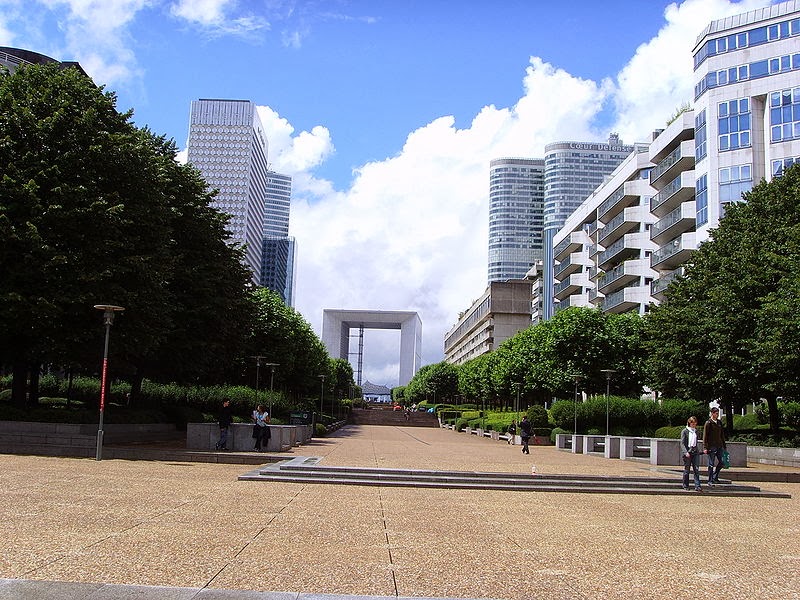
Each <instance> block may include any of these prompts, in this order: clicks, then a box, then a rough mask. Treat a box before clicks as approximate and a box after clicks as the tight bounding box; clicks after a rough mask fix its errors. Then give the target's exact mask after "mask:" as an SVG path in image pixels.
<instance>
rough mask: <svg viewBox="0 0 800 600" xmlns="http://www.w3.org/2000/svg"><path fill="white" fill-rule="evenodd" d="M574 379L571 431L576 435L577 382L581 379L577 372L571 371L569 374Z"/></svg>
mask: <svg viewBox="0 0 800 600" xmlns="http://www.w3.org/2000/svg"><path fill="white" fill-rule="evenodd" d="M570 377H573V378H574V379H575V398H574V402H573V404H572V407H573V417H572V433H573V435H578V382H579V381H580V380H581V375H578V374H577V373H573V374H572V375H570Z"/></svg>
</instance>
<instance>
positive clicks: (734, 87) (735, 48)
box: [670, 0, 800, 244]
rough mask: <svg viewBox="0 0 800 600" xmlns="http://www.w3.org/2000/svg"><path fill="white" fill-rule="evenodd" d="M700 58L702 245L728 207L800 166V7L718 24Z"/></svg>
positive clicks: (704, 40)
mask: <svg viewBox="0 0 800 600" xmlns="http://www.w3.org/2000/svg"><path fill="white" fill-rule="evenodd" d="M693 55H694V72H695V81H696V85H695V97H694V102H695V104H694V114H695V140H694V141H695V158H696V164H695V167H694V172H693V179H694V181H693V183H694V188H695V190H694V193H695V206H696V219H697V241H698V242H702V241H704V240H705V239H708V237H709V230H711V229H713V228H715V227H716V226H717V224H718V223H719V219H720V217H721V216H723V215H724V213H725V206H726V205H727V204H728V203H730V202H736V201H737V200H740V199H741V195H742V192H745V191H748V190H749V189H751V188H752V187H753V184H754V183H758V182H759V181H760V180H761V179H766V180H767V181H769V180H771V179H772V178H773V177H776V176H780V174H781V173H782V172H783V169H784V168H786V167H787V166H788V165H791V164H793V163H795V162H798V161H800V0H791V1H789V2H782V3H780V4H774V5H772V6H767V7H765V8H760V9H758V10H753V11H750V12H746V13H742V14H739V15H735V16H732V17H727V18H725V19H720V20H717V21H712V22H711V24H710V25H709V26H708V27H706V28H705V30H704V31H703V32H702V33H701V34H700V35H699V36H698V38H697V44H696V45H695V48H694V51H693ZM680 185H683V182H680ZM670 243H675V244H681V243H682V240H680V239H676V240H674V241H672V242H670Z"/></svg>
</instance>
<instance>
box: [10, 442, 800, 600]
mask: <svg viewBox="0 0 800 600" xmlns="http://www.w3.org/2000/svg"><path fill="white" fill-rule="evenodd" d="M292 456H318V457H321V461H320V464H324V465H333V466H336V465H339V466H361V467H387V468H422V469H447V470H473V471H492V472H509V473H530V472H531V466H532V464H536V468H537V472H538V473H584V474H598V475H603V474H608V475H637V476H648V477H665V476H672V477H674V475H675V474H674V473H669V472H665V471H664V470H662V469H659V470H656V469H651V468H650V466H649V465H646V464H643V463H639V462H633V461H619V460H607V459H603V458H599V457H594V456H582V455H573V454H570V453H568V452H563V451H559V450H556V449H555V448H553V447H532V448H531V454H530V455H529V456H526V455H522V454H521V452H520V448H519V447H518V446H509V445H507V444H504V443H498V442H494V441H491V440H488V439H479V438H477V437H476V436H467V435H465V434H458V433H454V432H452V431H448V430H440V429H425V428H412V427H378V426H353V427H347V428H344V429H341V430H339V431H337V432H336V433H335V434H334V435H333V436H332V437H329V438H323V439H319V440H315V441H313V442H312V443H311V444H308V445H304V446H302V447H299V448H295V449H293V451H292V452H289V453H286V457H287V458H290V457H292ZM265 462H266V461H265ZM251 468H252V467H249V466H247V465H242V464H217V463H196V462H182V461H178V460H174V459H173V460H168V461H166V462H164V461H129V460H103V461H100V462H98V461H94V460H91V459H71V458H49V457H26V456H11V455H0V469H2V473H3V484H4V485H3V486H2V489H0V536H2V539H3V540H4V544H3V546H2V549H0V577H2V578H5V579H13V580H16V581H12V582H10V583H9V582H6V581H2V580H0V599H5V598H15V599H16V598H27V597H30V598H37V599H41V598H45V599H49V598H59V599H61V598H86V597H90V598H104V599H106V598H108V599H118V598H119V599H121V598H131V597H136V598H143V599H146V600H149V598H202V599H203V600H207V599H210V598H213V599H214V600H216V599H217V598H230V599H236V600H240V599H241V600H244V599H245V598H252V599H262V600H288V599H289V598H303V599H304V600H307V599H309V598H320V599H321V598H323V597H324V595H329V596H328V597H329V599H330V595H333V596H334V597H343V596H344V595H355V596H373V597H426V598H495V599H509V600H511V599H515V600H516V599H520V600H521V599H523V598H525V599H528V598H539V597H541V598H596V597H606V598H629V597H631V596H637V597H639V598H657V597H664V596H670V597H674V596H685V595H689V594H690V595H691V596H692V597H694V598H718V597H726V598H751V597H764V598H777V597H780V598H800V575H798V573H800V525H798V524H797V515H798V514H800V484H797V483H764V484H762V487H763V488H764V489H770V490H776V491H783V492H786V493H790V494H792V498H791V499H766V498H711V497H704V496H703V495H702V494H687V495H684V496H667V497H662V496H658V497H648V496H616V495H598V494H570V493H550V492H537V493H521V492H507V491H481V490H420V489H413V488H389V487H381V486H376V487H360V486H337V485H320V484H300V483H275V482H251V481H238V480H237V477H238V476H239V475H240V474H242V473H244V472H245V471H248V470H250V469H251ZM756 470H764V471H775V472H786V471H787V469H781V468H780V467H758V468H757V469H754V471H756ZM709 520H711V522H713V524H714V526H715V527H716V528H718V530H719V531H720V538H721V539H720V542H719V546H720V549H719V553H718V555H719V556H720V557H721V559H720V560H719V561H717V562H714V563H709V562H708V561H706V560H704V559H702V556H703V555H704V549H703V542H702V540H701V539H700V538H699V537H697V535H695V534H698V535H699V532H700V531H702V530H703V528H704V527H705V526H707V525H708V524H709ZM689 532H691V533H692V535H689ZM692 536H694V538H693V537H692ZM693 539H695V540H696V541H693ZM687 556H689V557H695V558H691V559H689V560H687ZM20 580H31V582H30V583H26V582H25V581H20ZM36 582H40V583H36ZM41 582H82V583H86V584H91V585H90V586H89V587H81V588H74V587H73V586H70V585H68V584H58V583H56V584H46V583H41ZM97 584H111V586H105V587H100V588H98V587H97ZM115 585H118V586H123V587H113V586H115ZM130 585H134V586H157V587H158V589H156V590H153V588H152V587H151V588H129V587H124V586H130ZM25 586H34V587H35V586H38V588H36V593H35V594H34V595H29V596H24V595H20V592H21V591H22V592H24V589H25ZM163 586H169V587H170V589H169V590H165V589H164V587H163ZM29 589H33V587H29ZM46 589H50V590H52V592H53V595H50V596H48V595H45V593H46ZM95 590H96V591H95ZM229 590H250V591H249V592H247V591H243V592H231V591H229ZM88 592H92V593H94V594H95V595H93V596H90V595H88ZM254 592H260V593H258V594H256V593H254ZM265 592H270V594H266V595H265V594H264V593H265ZM275 592H283V594H279V595H275V594H274V593H275ZM148 594H154V595H148Z"/></svg>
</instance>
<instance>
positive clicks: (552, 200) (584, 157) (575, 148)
mask: <svg viewBox="0 0 800 600" xmlns="http://www.w3.org/2000/svg"><path fill="white" fill-rule="evenodd" d="M632 151H633V146H628V145H625V144H623V143H622V141H621V140H620V139H619V136H617V135H616V134H611V135H610V136H609V139H608V143H597V142H553V143H551V144H547V145H546V146H545V157H544V261H543V280H542V281H543V288H542V291H543V305H542V316H543V318H544V319H545V320H546V319H549V318H550V317H552V316H553V312H554V303H553V298H554V295H553V286H554V275H553V267H554V264H553V260H554V259H553V246H554V244H553V238H554V237H555V235H556V233H557V232H558V230H559V229H561V228H562V227H563V226H564V223H565V222H566V220H567V219H568V218H569V216H570V215H571V214H572V213H573V212H574V211H575V210H576V209H577V208H578V207H579V206H580V205H581V204H582V203H583V201H584V200H586V198H587V197H588V196H589V195H590V194H591V193H592V192H593V191H594V190H595V188H597V187H598V186H599V185H600V184H602V183H603V180H604V178H605V177H606V176H607V175H609V174H610V173H611V172H612V171H613V170H614V169H616V168H617V166H618V165H619V164H620V163H621V162H622V161H623V160H625V158H626V157H627V156H628V155H629V154H630V153H631V152H632Z"/></svg>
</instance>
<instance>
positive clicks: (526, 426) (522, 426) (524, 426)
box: [519, 415, 532, 454]
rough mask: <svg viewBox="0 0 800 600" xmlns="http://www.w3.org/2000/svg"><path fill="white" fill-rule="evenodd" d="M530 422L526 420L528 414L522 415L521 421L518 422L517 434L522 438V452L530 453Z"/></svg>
mask: <svg viewBox="0 0 800 600" xmlns="http://www.w3.org/2000/svg"><path fill="white" fill-rule="evenodd" d="M531 431H532V428H531V422H530V421H528V415H525V416H524V417H522V421H520V422H519V435H520V437H521V438H522V453H523V454H530V453H531V451H530V449H529V448H528V441H529V440H530V439H531Z"/></svg>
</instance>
